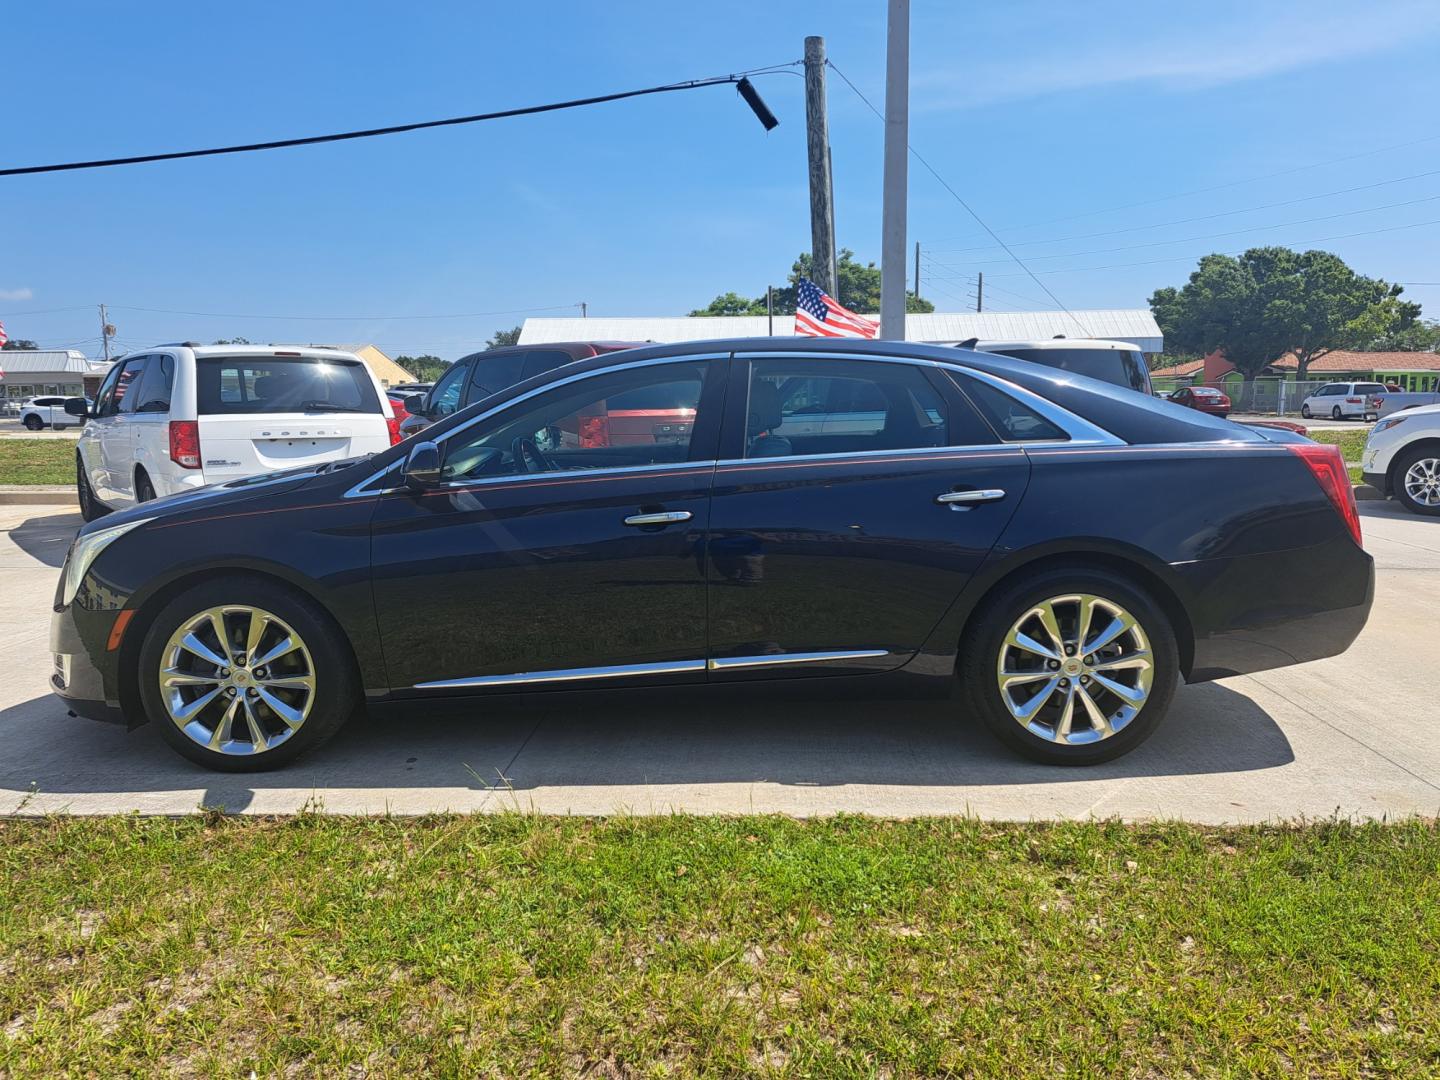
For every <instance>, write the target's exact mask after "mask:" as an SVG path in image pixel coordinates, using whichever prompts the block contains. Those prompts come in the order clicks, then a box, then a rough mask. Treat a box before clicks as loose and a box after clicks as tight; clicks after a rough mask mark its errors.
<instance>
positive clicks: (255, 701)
mask: <svg viewBox="0 0 1440 1080" xmlns="http://www.w3.org/2000/svg"><path fill="white" fill-rule="evenodd" d="M343 641H344V638H343V635H342V632H341V631H340V629H339V627H337V626H336V625H335V624H334V621H333V620H332V619H331V618H330V617H329V615H327V614H326V612H325V611H324V610H323V609H322V608H320V607H319V605H317V604H316V603H315V602H314V601H313V600H311V599H310V598H309V597H307V596H304V595H303V594H300V593H298V592H295V591H293V590H291V589H288V588H286V587H284V586H282V585H279V584H277V583H275V582H272V581H269V580H267V579H263V578H252V577H246V576H242V575H235V576H228V577H221V578H219V579H217V580H215V581H209V582H206V583H205V584H203V585H199V586H196V587H195V588H193V589H190V590H188V591H187V592H185V593H183V594H181V595H180V596H178V597H176V598H175V599H174V600H172V601H171V602H170V603H169V604H167V605H166V606H165V608H164V610H162V611H161V612H160V614H159V615H158V616H157V617H156V619H155V621H154V622H153V623H152V624H151V626H150V628H149V631H148V632H147V633H146V635H145V642H144V644H143V645H142V647H141V652H140V675H139V678H140V697H141V701H142V702H143V704H144V706H145V713H146V715H147V717H148V718H149V719H150V720H151V722H152V723H154V724H155V725H156V727H157V728H158V730H159V732H160V735H161V737H162V738H163V739H164V740H165V741H166V742H168V743H169V744H170V745H171V746H172V747H173V748H174V749H176V750H178V751H179V752H180V753H181V754H183V755H184V756H185V757H187V758H189V759H190V760H191V761H195V762H198V763H200V764H201V765H205V766H207V767H209V768H212V769H219V770H223V771H226V772H256V771H259V770H262V769H271V768H275V767H277V766H279V765H283V764H285V763H286V762H289V761H292V760H294V759H295V758H296V757H298V756H299V755H300V754H303V753H305V752H306V751H307V750H311V749H314V748H315V747H316V746H319V745H320V744H321V743H323V742H324V741H325V740H326V739H328V738H329V737H330V736H331V735H333V734H335V732H336V731H338V730H339V728H340V726H341V725H342V724H343V723H344V722H345V721H346V719H348V718H349V716H350V715H351V713H353V712H354V711H355V708H356V706H357V705H358V704H359V700H360V694H359V686H358V677H357V675H356V672H355V668H354V662H353V660H352V658H351V656H350V654H349V652H348V651H347V650H346V648H345V646H344V644H343Z"/></svg>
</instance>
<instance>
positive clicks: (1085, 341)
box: [972, 338, 1141, 352]
mask: <svg viewBox="0 0 1440 1080" xmlns="http://www.w3.org/2000/svg"><path fill="white" fill-rule="evenodd" d="M972 348H974V349H978V350H979V351H980V352H986V351H988V350H992V349H1095V350H1097V351H1099V350H1102V349H1123V350H1124V351H1125V352H1140V351H1141V349H1140V346H1139V345H1136V344H1135V343H1134V342H1133V341H1111V340H1109V339H1108V338H1046V339H1045V340H1043V341H977V342H976V343H975V344H974V345H973V346H972Z"/></svg>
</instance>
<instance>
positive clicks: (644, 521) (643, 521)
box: [625, 510, 693, 525]
mask: <svg viewBox="0 0 1440 1080" xmlns="http://www.w3.org/2000/svg"><path fill="white" fill-rule="evenodd" d="M692 516H693V515H691V513H690V511H689V510H666V511H664V512H662V513H656V514H631V515H630V516H629V517H627V518H626V519H625V524H626V525H674V524H675V523H676V522H679V521H689V520H690V518H691V517H692Z"/></svg>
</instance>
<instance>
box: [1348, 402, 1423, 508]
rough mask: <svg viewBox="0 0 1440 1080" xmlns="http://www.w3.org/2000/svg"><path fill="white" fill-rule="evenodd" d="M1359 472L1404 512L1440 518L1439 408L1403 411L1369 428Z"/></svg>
mask: <svg viewBox="0 0 1440 1080" xmlns="http://www.w3.org/2000/svg"><path fill="white" fill-rule="evenodd" d="M1360 471H1361V472H1362V473H1363V474H1364V476H1365V482H1366V483H1367V484H1369V485H1370V486H1371V487H1376V488H1379V489H1380V490H1381V491H1382V492H1384V493H1385V494H1386V495H1394V496H1395V498H1396V499H1398V500H1399V501H1400V505H1401V506H1403V507H1405V509H1406V510H1410V511H1412V512H1413V513H1416V514H1429V515H1433V516H1437V517H1440V405H1422V406H1421V407H1420V408H1418V409H1406V410H1405V411H1404V412H1398V413H1396V414H1395V415H1394V416H1387V417H1386V418H1385V419H1384V420H1381V421H1380V422H1379V423H1378V424H1376V425H1375V426H1374V427H1373V428H1371V429H1370V437H1369V438H1368V439H1367V440H1366V441H1365V453H1364V456H1363V457H1362V458H1361V459H1360Z"/></svg>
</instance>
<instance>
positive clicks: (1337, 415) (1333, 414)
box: [1330, 405, 1345, 420]
mask: <svg viewBox="0 0 1440 1080" xmlns="http://www.w3.org/2000/svg"><path fill="white" fill-rule="evenodd" d="M1344 418H1345V415H1344V413H1342V412H1341V411H1340V406H1339V405H1336V406H1335V407H1334V408H1333V409H1331V410H1330V419H1331V420H1343V419H1344Z"/></svg>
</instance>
